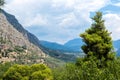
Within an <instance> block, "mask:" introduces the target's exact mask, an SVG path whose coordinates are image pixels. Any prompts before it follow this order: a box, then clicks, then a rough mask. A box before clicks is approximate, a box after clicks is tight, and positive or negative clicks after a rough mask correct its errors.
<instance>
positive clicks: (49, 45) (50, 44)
mask: <svg viewBox="0 0 120 80" xmlns="http://www.w3.org/2000/svg"><path fill="white" fill-rule="evenodd" d="M40 44H41V45H43V46H44V47H46V48H49V49H52V50H61V51H70V49H69V48H68V47H66V46H64V45H62V44H58V43H55V42H48V41H40Z"/></svg>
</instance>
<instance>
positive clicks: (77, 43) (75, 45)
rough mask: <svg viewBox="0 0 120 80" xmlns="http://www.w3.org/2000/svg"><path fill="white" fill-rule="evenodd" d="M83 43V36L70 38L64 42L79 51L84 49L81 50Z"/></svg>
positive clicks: (66, 45)
mask: <svg viewBox="0 0 120 80" xmlns="http://www.w3.org/2000/svg"><path fill="white" fill-rule="evenodd" d="M82 45H83V41H82V39H81V38H76V39H73V40H70V41H68V42H67V43H65V44H64V46H65V47H68V48H70V49H72V50H74V51H77V52H82V50H81V46H82Z"/></svg>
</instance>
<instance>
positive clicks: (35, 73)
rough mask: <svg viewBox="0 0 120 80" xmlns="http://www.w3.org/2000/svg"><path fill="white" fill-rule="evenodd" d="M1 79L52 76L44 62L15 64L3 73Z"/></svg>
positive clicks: (38, 79)
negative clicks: (29, 64) (28, 64)
mask: <svg viewBox="0 0 120 80" xmlns="http://www.w3.org/2000/svg"><path fill="white" fill-rule="evenodd" d="M3 80H53V77H52V72H51V70H50V69H49V68H48V67H47V66H46V65H44V64H34V65H31V66H27V65H18V64H16V65H13V66H12V67H10V68H9V69H8V70H7V71H6V72H5V73H4V76H3Z"/></svg>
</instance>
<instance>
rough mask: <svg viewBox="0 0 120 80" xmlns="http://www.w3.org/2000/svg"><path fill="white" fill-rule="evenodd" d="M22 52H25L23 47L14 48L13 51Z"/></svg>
mask: <svg viewBox="0 0 120 80" xmlns="http://www.w3.org/2000/svg"><path fill="white" fill-rule="evenodd" d="M24 50H25V49H24V47H21V46H15V48H14V51H15V52H18V53H21V52H24Z"/></svg>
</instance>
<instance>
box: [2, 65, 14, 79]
mask: <svg viewBox="0 0 120 80" xmlns="http://www.w3.org/2000/svg"><path fill="white" fill-rule="evenodd" d="M11 65H12V63H4V64H0V79H2V78H3V74H4V73H5V72H6V71H7V70H8V69H9V67H11Z"/></svg>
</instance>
